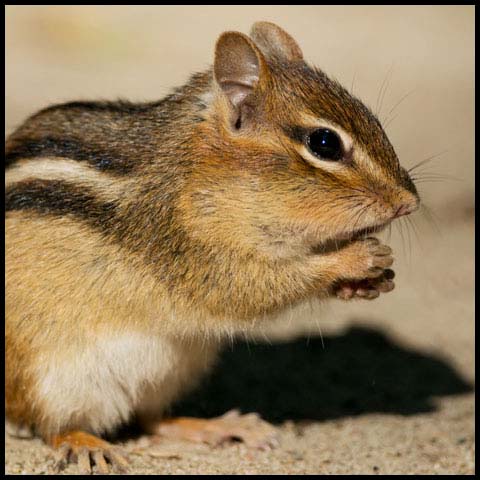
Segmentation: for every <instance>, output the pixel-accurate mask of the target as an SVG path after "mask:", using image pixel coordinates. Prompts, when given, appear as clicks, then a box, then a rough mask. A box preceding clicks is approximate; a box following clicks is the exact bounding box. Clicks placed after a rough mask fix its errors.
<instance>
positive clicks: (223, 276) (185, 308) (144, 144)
mask: <svg viewBox="0 0 480 480" xmlns="http://www.w3.org/2000/svg"><path fill="white" fill-rule="evenodd" d="M5 155H6V327H5V328H6V330H5V335H6V385H5V388H6V394H5V398H6V418H7V420H8V426H9V428H10V429H12V428H13V430H16V432H17V434H21V433H25V432H26V431H30V432H33V433H34V434H36V435H39V436H41V437H43V438H44V439H45V441H47V442H49V443H50V444H51V445H53V446H56V447H60V448H61V449H63V453H64V457H65V458H67V457H68V456H69V455H70V457H73V458H75V457H76V458H77V459H78V462H79V463H81V466H83V468H84V470H86V471H88V470H89V468H90V466H91V465H90V458H89V455H91V456H92V461H93V463H96V464H97V467H98V468H99V469H100V470H101V471H108V468H109V467H108V466H107V463H106V461H105V459H109V460H110V461H111V462H112V463H115V462H116V463H118V464H120V465H121V466H124V467H125V466H126V460H125V459H124V458H123V457H121V456H120V454H119V453H118V452H116V451H115V448H113V447H112V446H111V445H110V444H108V443H107V442H105V441H103V440H101V439H99V438H97V437H95V435H102V434H105V433H106V432H110V431H113V430H115V429H116V428H117V427H119V426H120V425H121V424H122V423H124V422H127V421H128V420H129V419H130V418H132V417H133V416H137V417H138V418H143V419H144V420H145V424H148V423H149V422H150V423H149V424H150V425H152V422H153V423H154V422H156V421H157V419H159V418H160V417H161V415H162V412H164V411H165V409H166V408H167V407H168V406H169V405H170V404H171V403H172V402H173V401H174V400H175V399H176V398H177V397H178V396H179V395H180V394H182V393H183V392H184V391H185V390H186V389H188V388H191V387H192V385H194V384H195V382H197V381H198V379H199V378H201V375H202V373H204V372H206V371H207V370H208V369H209V368H210V367H211V366H212V364H213V362H214V360H215V358H216V356H217V353H218V351H219V349H220V348H221V346H222V344H223V342H224V340H225V339H228V338H229V337H231V336H232V335H235V334H236V333H238V332H248V331H252V330H253V329H255V326H256V325H260V324H262V323H263V322H268V321H269V320H271V319H272V318H274V317H276V316H277V315H279V314H281V313H282V311H284V310H285V309H287V308H288V307H290V306H292V305H294V304H297V303H299V302H303V301H305V300H307V299H309V298H312V297H322V298H330V297H335V296H338V297H341V298H352V297H355V296H357V297H363V298H374V297H376V296H378V294H379V292H387V291H389V290H391V289H392V288H393V282H392V280H391V279H392V271H391V270H390V269H389V268H388V267H390V266H391V264H392V261H393V259H392V256H391V250H390V248H389V247H388V246H385V245H382V244H381V243H380V242H379V241H378V240H377V239H375V238H372V237H370V235H371V234H373V233H375V232H378V231H380V230H381V229H382V228H383V227H385V226H386V225H388V224H389V223H390V222H391V221H392V220H393V219H395V218H397V217H399V216H401V215H406V214H409V213H411V212H413V211H414V210H416V209H417V208H418V205H419V196H418V194H417V191H416V189H415V186H414V184H413V182H412V180H411V179H410V177H409V175H408V173H407V171H406V170H405V169H404V168H402V167H401V166H400V164H399V161H398V158H397V155H396V154H395V151H394V149H393V147H392V145H391V144H390V142H389V140H388V138H387V136H386V134H385V132H384V130H383V129H382V126H381V124H380V122H379V121H378V119H377V118H376V117H375V115H374V114H373V113H372V112H371V111H370V110H369V109H368V108H367V107H366V106H365V105H364V104H363V103H362V102H361V101H360V100H359V99H357V98H355V97H354V96H352V95H351V94H350V93H348V92H347V90H346V89H345V88H343V87H342V86H341V85H340V84H339V83H337V82H336V81H333V80H331V79H330V78H328V77H327V76H326V75H325V74H324V73H323V72H322V71H321V70H319V69H316V68H312V67H311V66H309V65H308V64H307V63H306V62H305V61H304V59H303V56H302V52H301V50H300V48H299V46H298V45H297V43H296V42H295V41H294V40H293V39H292V38H291V37H290V35H288V34H287V33H286V32H284V31H283V30H282V29H280V28H279V27H278V26H276V25H273V24H271V23H267V22H259V23H256V24H254V26H253V28H252V30H251V33H250V36H247V35H244V34H242V33H238V32H225V33H223V34H222V35H221V36H220V38H219V39H218V41H217V43H216V46H215V58H214V65H213V68H211V69H209V70H208V71H206V72H202V73H198V74H195V75H193V76H192V77H191V78H190V80H189V81H188V83H187V84H185V85H184V86H182V87H180V88H177V89H176V90H175V91H174V92H173V93H172V94H170V95H168V96H167V97H165V98H164V99H163V100H160V101H158V102H153V103H144V104H133V103H128V102H123V101H122V102H73V103H66V104H62V105H54V106H51V107H48V108H46V109H44V110H42V111H40V112H38V113H37V114H35V115H33V116H32V117H30V118H29V119H28V120H27V121H26V122H25V123H24V124H23V125H21V126H20V127H19V128H18V129H17V130H16V131H15V132H14V133H13V134H12V135H10V136H9V137H8V139H7V141H6V152H5ZM233 417H235V415H233ZM233 417H232V415H230V416H228V418H230V420H232V418H233ZM237 417H238V418H237V419H239V420H240V419H241V418H242V417H239V416H237ZM152 431H160V429H157V430H155V428H153V429H152Z"/></svg>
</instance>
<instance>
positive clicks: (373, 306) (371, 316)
mask: <svg viewBox="0 0 480 480" xmlns="http://www.w3.org/2000/svg"><path fill="white" fill-rule="evenodd" d="M473 13H474V11H473V7H465V6H464V7H452V6H450V7H448V6H447V7H313V6H308V7H278V6H277V7H275V8H273V7H208V8H207V7H157V8H155V7H145V8H131V7H130V8H118V7H116V8H112V7H106V8H102V7H42V8H34V7H11V6H9V7H7V8H6V28H7V32H6V57H7V58H6V60H7V63H6V81H7V84H6V132H7V133H8V132H9V131H11V130H12V129H13V128H14V127H15V125H18V124H19V123H20V122H21V121H22V120H23V119H24V118H25V117H26V116H27V115H29V114H31V113H33V112H34V111H35V110H37V109H38V108H40V107H43V106H45V105H47V104H49V103H52V102H57V101H64V100H68V99H78V98H116V97H119V96H120V97H125V98H130V99H134V100H135V99H138V100H143V99H154V98H159V97H161V96H162V95H164V94H165V93H166V92H167V91H168V89H169V88H170V87H172V86H175V85H178V84H180V83H182V82H183V81H184V80H185V79H186V78H187V76H188V75H189V74H190V73H191V72H192V71H195V70H199V69H202V68H203V67H204V66H206V65H208V64H209V63H210V61H211V56H212V52H213V44H214V41H215V38H216V37H217V35H218V34H219V33H220V32H221V31H223V30H227V29H237V30H241V31H244V32H247V31H248V29H249V27H250V25H251V24H252V23H253V21H256V20H260V19H264V20H270V21H274V22H276V23H278V24H279V25H281V26H283V27H284V28H285V29H286V30H287V31H289V32H290V33H291V34H292V35H293V36H294V37H295V38H297V40H298V41H299V42H300V44H301V45H302V47H303V50H304V53H305V56H306V58H308V59H309V60H310V61H311V62H312V63H315V64H317V65H319V66H321V67H322V68H324V69H325V70H326V71H327V73H330V74H332V75H334V76H335V77H337V78H338V79H339V80H340V81H341V82H343V83H344V84H345V85H347V86H350V85H351V84H352V82H353V78H355V80H354V90H355V92H356V94H358V95H359V96H360V97H361V98H363V99H364V100H365V101H366V102H367V103H369V104H370V105H371V106H373V107H375V105H376V102H377V99H378V98H379V91H380V88H381V85H382V83H383V82H384V81H385V79H387V80H386V82H385V84H386V85H387V87H388V88H387V91H386V94H385V98H384V101H383V105H382V108H381V112H380V116H381V118H385V116H389V117H390V118H392V117H393V115H398V117H397V118H395V120H394V121H392V123H390V124H389V126H388V128H387V133H388V134H389V136H390V138H391V141H392V143H393V144H394V146H395V148H396V151H397V153H398V154H399V157H400V158H401V161H402V163H403V164H404V165H405V166H407V167H409V166H411V165H413V164H414V163H416V162H418V161H420V160H422V159H425V158H427V157H430V156H432V155H437V154H440V153H441V152H444V153H441V154H440V155H437V156H436V157H435V158H434V159H433V160H432V162H431V163H429V164H427V166H426V169H425V171H426V172H428V173H429V174H430V173H432V174H441V175H444V176H454V177H455V179H453V178H450V177H449V178H443V179H442V180H441V181H433V179H432V181H431V182H425V183H420V184H419V187H420V192H421V194H422V198H423V200H424V202H425V204H426V205H428V207H429V208H430V209H431V212H432V214H433V216H434V220H432V219H429V216H428V215H427V213H426V212H425V211H420V212H418V213H417V214H415V216H413V217H412V220H413V221H414V224H415V225H414V226H412V225H408V224H407V222H397V223H398V225H397V226H396V227H394V228H393V229H392V232H391V235H390V237H389V235H388V234H385V235H383V237H384V238H385V240H386V241H387V243H389V244H390V245H391V246H392V247H393V248H394V251H395V252H396V262H395V270H396V274H397V276H396V285H397V287H396V289H395V290H394V291H393V292H391V293H389V294H388V295H385V296H384V297H382V298H379V299H377V300H375V301H373V302H368V303H361V302H355V303H348V304H343V303H341V302H339V301H332V302H330V303H329V304H328V305H325V306H318V305H308V306H305V307H302V308H298V309H296V310H292V311H291V312H290V314H289V316H288V319H287V320H286V321H285V320H284V321H283V322H282V323H281V324H279V325H278V326H276V327H275V328H272V329H269V331H268V332H265V336H267V337H268V338H269V342H266V341H264V340H263V341H261V340H258V341H255V342H254V341H250V342H248V344H247V343H245V342H239V343H238V344H237V345H235V346H233V347H232V348H231V349H228V350H227V351H226V352H225V354H224V356H223V357H222V360H221V362H220V363H219V365H218V367H217V369H216V370H215V371H214V372H213V373H212V375H211V376H210V377H209V378H208V379H206V380H205V382H204V383H203V384H202V386H201V387H200V389H199V390H198V391H196V392H194V393H192V395H190V396H189V397H188V398H185V399H184V400H183V401H182V402H181V403H180V404H178V405H176V406H175V408H174V411H175V413H178V414H185V415H187V414H188V415H197V416H198V415H203V416H214V415H220V414H222V413H224V412H225V411H227V410H229V409H231V408H239V409H241V410H242V411H243V412H252V411H255V412H258V413H260V414H261V415H262V416H263V417H264V418H265V419H267V420H269V421H271V422H273V423H275V424H276V425H277V426H278V429H279V432H280V439H281V445H280V447H278V448H277V449H274V450H271V451H265V452H253V451H251V450H248V449H247V448H246V447H245V446H244V445H242V444H240V443H231V444H227V445H224V446H222V447H218V448H212V447H208V446H206V445H195V444H191V443H186V442H172V441H166V440H162V441H159V442H153V441H152V439H149V438H146V437H139V436H135V435H133V433H131V434H130V437H127V438H123V439H122V440H121V441H120V442H121V443H122V444H123V445H124V447H125V449H126V451H127V452H129V459H130V461H131V473H138V474H199V473H201V474H220V473H225V474H257V473H266V474H268V473H271V474H275V473H278V474H293V473H301V474H307V473H308V474H313V473H344V474H354V473H363V474H369V473H378V474H387V473H407V474H413V473H419V474H429V473H430V474H431V473H435V474H440V473H460V474H473V473H474V469H475V467H474V393H473V384H474V375H475V371H474V161H473V158H474V157H473V152H474V141H473V138H474V135H473V133H474V130H473V129H474V127H473V118H474V117H473V103H474V102H473V99H474V97H473V94H474V85H473V81H474V47H473V45H474V44H473V39H474V19H473ZM389 71H390V74H389V73H388V72H389ZM410 91H412V92H411V93H410V95H409V96H408V97H407V98H405V99H404V100H403V101H402V98H403V97H404V96H405V95H406V94H407V93H408V92H410ZM399 101H400V104H399V105H398V106H397V107H396V108H395V109H394V112H390V111H391V110H392V108H393V107H394V105H395V104H396V103H397V102H399ZM320 332H321V336H320ZM262 337H263V336H262ZM5 441H6V450H5V453H6V462H5V468H6V473H9V474H26V473H34V474H42V473H51V471H52V465H53V461H52V459H51V458H50V450H49V449H48V448H47V447H46V446H44V445H43V444H42V442H41V441H40V440H19V439H13V438H10V437H7V436H6V437H5ZM75 471H76V470H75V466H71V467H68V468H67V469H66V470H65V471H64V472H63V473H75Z"/></svg>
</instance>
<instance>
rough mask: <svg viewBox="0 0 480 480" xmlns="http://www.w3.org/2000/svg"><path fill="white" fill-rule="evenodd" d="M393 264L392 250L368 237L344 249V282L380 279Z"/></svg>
mask: <svg viewBox="0 0 480 480" xmlns="http://www.w3.org/2000/svg"><path fill="white" fill-rule="evenodd" d="M392 263H393V257H392V249H391V248H390V247H388V246H387V245H383V244H382V243H380V240H378V239H376V238H373V237H368V238H365V239H363V240H357V241H355V242H353V243H351V244H350V245H349V246H347V247H345V257H344V271H343V273H342V277H343V278H344V279H346V280H350V279H352V280H359V281H360V280H365V279H375V278H380V277H381V276H382V275H383V273H384V271H385V269H386V268H388V267H390V266H391V265H392Z"/></svg>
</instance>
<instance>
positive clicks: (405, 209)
mask: <svg viewBox="0 0 480 480" xmlns="http://www.w3.org/2000/svg"><path fill="white" fill-rule="evenodd" d="M412 212H413V208H412V206H411V205H408V204H406V203H404V204H402V205H400V206H399V207H398V209H397V211H396V212H395V214H394V215H393V217H394V218H398V217H402V216H403V215H408V214H409V213H412Z"/></svg>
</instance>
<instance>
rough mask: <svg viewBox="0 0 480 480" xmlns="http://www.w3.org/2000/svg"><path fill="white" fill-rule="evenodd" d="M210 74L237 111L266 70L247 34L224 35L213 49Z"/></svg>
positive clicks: (262, 59)
mask: <svg viewBox="0 0 480 480" xmlns="http://www.w3.org/2000/svg"><path fill="white" fill-rule="evenodd" d="M214 74H215V80H216V81H217V83H218V85H220V87H221V89H222V91H223V92H224V93H225V95H226V96H227V97H228V99H229V100H230V103H231V104H232V105H233V106H234V107H235V108H239V107H240V106H241V105H242V103H243V102H244V101H245V99H246V98H247V97H248V96H249V95H250V94H251V93H252V92H253V91H254V90H255V89H256V88H257V86H258V85H259V84H260V82H261V81H262V80H264V79H265V77H266V76H267V75H268V67H267V64H266V62H265V58H264V57H263V54H262V52H261V51H260V50H259V49H258V48H257V46H256V45H255V44H254V43H253V42H252V40H251V39H250V38H249V37H247V35H244V34H243V33H239V32H225V33H222V35H220V38H219V39H218V41H217V44H216V46H215V63H214Z"/></svg>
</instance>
